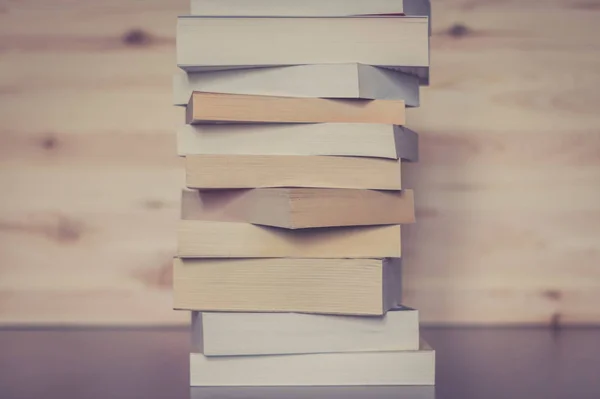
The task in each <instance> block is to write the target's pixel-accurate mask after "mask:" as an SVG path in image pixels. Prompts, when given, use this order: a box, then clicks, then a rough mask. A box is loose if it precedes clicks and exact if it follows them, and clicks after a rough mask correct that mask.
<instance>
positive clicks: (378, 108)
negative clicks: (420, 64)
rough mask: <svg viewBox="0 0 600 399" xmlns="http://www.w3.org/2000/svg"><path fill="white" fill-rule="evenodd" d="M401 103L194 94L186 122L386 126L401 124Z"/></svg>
mask: <svg viewBox="0 0 600 399" xmlns="http://www.w3.org/2000/svg"><path fill="white" fill-rule="evenodd" d="M405 108H406V107H405V103H404V101H402V100H347V99H328V98H299V97H276V96H258V95H248V94H223V93H206V92H200V91H195V92H193V93H192V96H191V97H190V101H189V103H188V105H187V107H186V123H188V124H197V123H221V122H230V123H240V122H245V123H326V122H331V123H388V124H393V125H404V122H405V120H406V119H405Z"/></svg>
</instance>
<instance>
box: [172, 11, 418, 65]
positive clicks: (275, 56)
mask: <svg viewBox="0 0 600 399" xmlns="http://www.w3.org/2000/svg"><path fill="white" fill-rule="evenodd" d="M340 63H342V64H344V63H362V64H367V65H373V66H381V67H391V68H394V67H419V68H427V67H429V19H428V18H427V17H397V16H396V17H348V18H339V17H334V18H325V17H319V18H315V17H302V18H277V17H248V18H243V17H179V18H178V23H177V65H178V66H179V67H180V68H182V69H184V70H186V71H188V72H190V71H195V70H215V69H217V70H218V69H223V68H225V69H228V68H242V67H260V66H262V67H266V66H282V65H303V64H340Z"/></svg>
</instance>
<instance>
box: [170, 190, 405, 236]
mask: <svg viewBox="0 0 600 399" xmlns="http://www.w3.org/2000/svg"><path fill="white" fill-rule="evenodd" d="M181 218H182V219H184V220H201V221H219V222H245V223H252V224H258V225H264V226H273V227H281V228H286V229H306V228H316V227H335V226H362V225H386V224H408V223H414V222H415V201H414V193H413V191H412V190H403V191H375V190H349V189H330V188H260V189H235V190H200V191H198V190H183V191H182V195H181Z"/></svg>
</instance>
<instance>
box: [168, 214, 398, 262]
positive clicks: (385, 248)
mask: <svg viewBox="0 0 600 399" xmlns="http://www.w3.org/2000/svg"><path fill="white" fill-rule="evenodd" d="M177 241H178V250H177V254H178V256H179V257H181V258H378V259H379V258H387V257H392V258H393V257H398V258H399V257H401V255H402V248H401V228H400V225H389V226H358V227H330V228H321V229H303V230H287V229H281V228H277V227H267V226H256V225H253V224H248V223H233V222H203V221H197V220H180V221H179V228H178V233H177Z"/></svg>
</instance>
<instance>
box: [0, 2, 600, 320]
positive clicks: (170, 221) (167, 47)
mask: <svg viewBox="0 0 600 399" xmlns="http://www.w3.org/2000/svg"><path fill="white" fill-rule="evenodd" d="M186 3H187V1H186V0H144V1H142V0H139V1H135V0H105V1H93V0H85V1H76V0H71V1H69V0H46V1H40V0H38V1H35V0H20V1H11V0H1V1H0V187H1V195H0V324H5V325H6V324H31V323H34V324H94V325H98V324H116V325H125V324H134V325H154V324H158V325H162V324H173V323H181V322H185V321H186V320H187V315H186V314H184V313H176V312H174V311H172V310H171V298H170V292H169V287H170V284H171V281H170V260H171V257H172V255H173V253H174V251H175V234H174V231H175V225H176V220H177V217H178V205H179V203H178V196H179V190H180V188H181V187H182V186H183V173H182V168H181V163H180V161H179V160H178V159H177V158H176V156H175V155H174V154H175V140H174V135H173V132H174V129H175V127H176V126H177V125H178V123H181V121H182V120H183V115H182V113H181V110H178V109H176V108H174V107H171V105H170V100H171V96H170V94H171V74H172V72H173V71H174V68H175V67H174V64H175V57H174V43H175V39H174V33H175V17H176V15H178V14H184V13H186V9H187V4H186ZM433 26H434V36H433V38H432V51H431V53H432V65H433V67H432V84H431V87H429V88H426V89H424V91H423V101H422V108H421V109H418V110H414V111H410V113H409V115H408V121H409V126H411V127H412V128H414V129H415V130H417V131H418V132H420V133H421V151H422V153H421V154H422V158H421V162H420V163H419V164H416V165H411V167H410V169H409V170H408V172H407V180H408V181H409V182H410V183H411V185H412V186H413V187H414V188H415V189H416V197H417V203H418V223H417V224H416V225H413V226H411V227H410V228H407V229H406V235H405V238H406V243H405V249H406V252H407V255H406V261H405V272H404V273H405V274H404V275H405V277H406V278H405V289H406V292H407V295H406V301H405V302H406V303H407V304H408V305H411V306H415V307H418V308H419V309H420V310H421V314H422V319H423V321H424V322H426V323H460V324H514V323H527V324H530V323H535V324H547V325H548V324H549V325H552V326H559V325H562V324H567V323H568V324H574V323H577V324H581V323H599V322H600V308H599V307H598V305H597V304H598V302H599V301H600V90H599V89H600V41H598V39H597V37H598V34H600V1H593V0H572V1H567V0H563V1H559V0H520V1H518V0H506V1H494V0H444V1H441V0H440V1H435V0H434V16H433ZM215 39H217V38H215ZM392 50H393V49H391V51H392Z"/></svg>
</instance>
